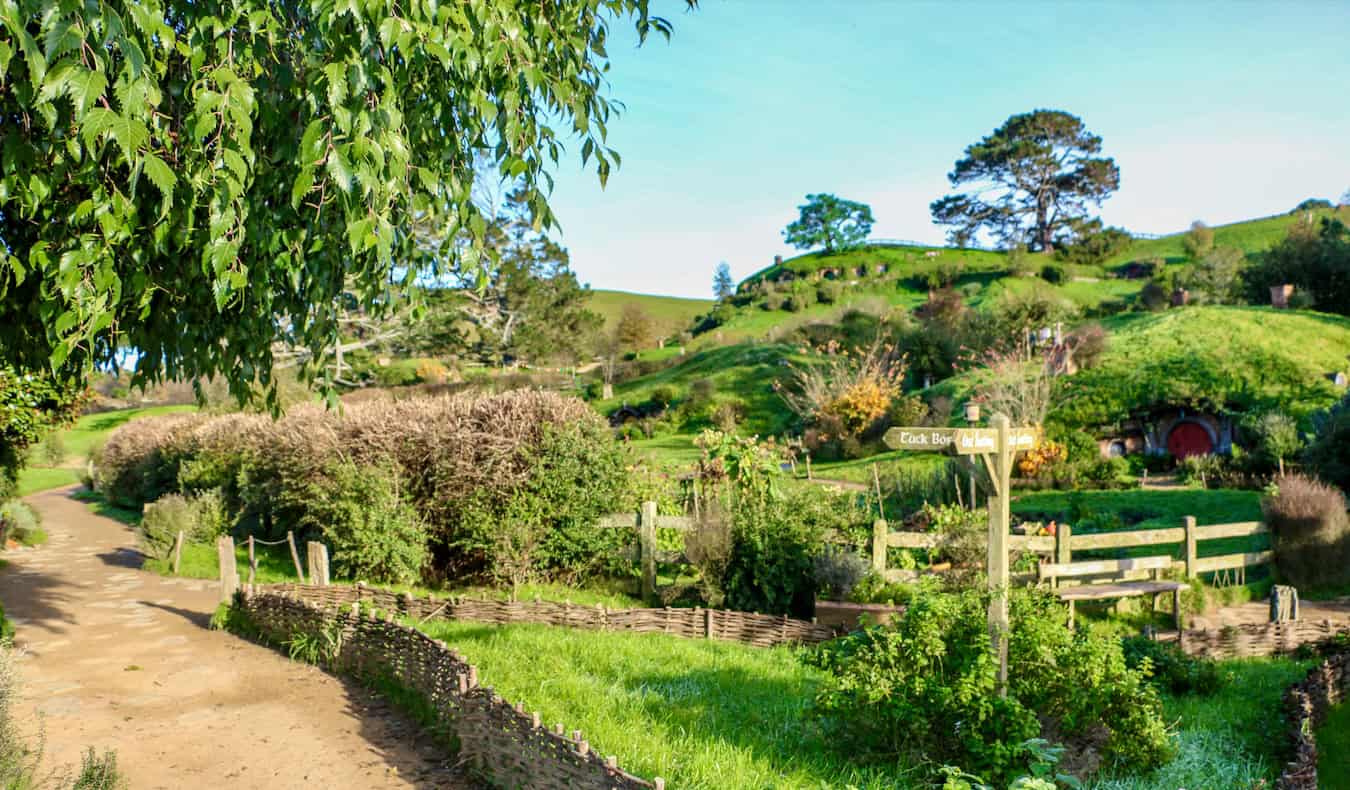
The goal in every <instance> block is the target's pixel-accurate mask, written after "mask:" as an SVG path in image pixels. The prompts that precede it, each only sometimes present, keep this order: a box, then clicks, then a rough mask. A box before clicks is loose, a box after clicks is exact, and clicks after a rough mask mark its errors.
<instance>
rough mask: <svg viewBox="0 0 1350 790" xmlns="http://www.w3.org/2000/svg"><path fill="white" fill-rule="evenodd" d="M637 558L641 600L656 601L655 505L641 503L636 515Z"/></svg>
mask: <svg viewBox="0 0 1350 790" xmlns="http://www.w3.org/2000/svg"><path fill="white" fill-rule="evenodd" d="M638 557H639V560H640V561H641V563H642V598H643V600H646V601H649V602H650V601H654V600H655V599H656V503H655V502H643V503H642V510H641V511H640V512H639V513H638Z"/></svg>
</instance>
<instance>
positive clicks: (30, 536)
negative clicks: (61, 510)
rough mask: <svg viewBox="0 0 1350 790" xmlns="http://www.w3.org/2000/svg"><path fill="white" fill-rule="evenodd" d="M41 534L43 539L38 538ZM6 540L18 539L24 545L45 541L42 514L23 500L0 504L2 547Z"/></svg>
mask: <svg viewBox="0 0 1350 790" xmlns="http://www.w3.org/2000/svg"><path fill="white" fill-rule="evenodd" d="M39 536H41V538H42V539H38V538H39ZM6 540H16V541H18V542H20V543H23V544H24V545H35V544H37V543H41V542H43V540H45V533H43V531H42V514H40V513H38V512H37V511H36V510H34V509H33V508H31V507H29V506H28V505H27V504H25V503H23V502H18V501H12V502H6V503H5V504H3V505H0V549H3V548H4V546H5V541H6Z"/></svg>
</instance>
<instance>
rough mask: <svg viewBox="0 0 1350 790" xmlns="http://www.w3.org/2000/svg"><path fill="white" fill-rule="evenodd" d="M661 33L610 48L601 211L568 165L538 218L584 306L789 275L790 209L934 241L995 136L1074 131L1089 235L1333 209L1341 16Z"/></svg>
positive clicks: (1103, 10)
mask: <svg viewBox="0 0 1350 790" xmlns="http://www.w3.org/2000/svg"><path fill="white" fill-rule="evenodd" d="M653 7H654V8H655V9H657V10H658V11H660V12H661V13H663V14H664V15H665V16H667V17H668V18H671V19H672V21H673V22H674V24H675V34H674V36H673V38H672V39H671V41H670V43H669V44H667V43H666V42H665V41H664V40H661V39H660V38H659V37H658V38H654V39H651V40H649V41H648V43H647V44H646V45H645V46H643V47H641V48H637V47H636V46H635V45H636V37H635V36H634V35H633V34H632V33H631V29H630V28H629V26H628V25H626V24H625V25H622V26H619V25H616V26H615V29H614V37H613V40H612V42H611V45H610V48H609V50H610V55H611V56H612V58H613V70H612V72H611V94H612V96H613V97H614V98H616V99H619V100H620V101H623V102H624V103H625V104H626V105H627V111H626V112H625V114H624V115H623V117H621V118H619V119H617V120H616V121H615V122H614V123H613V124H612V127H611V133H610V142H611V144H612V145H613V146H614V147H615V148H617V149H618V150H619V152H620V154H621V155H622V156H623V166H622V168H621V169H620V170H619V171H618V172H616V173H615V174H614V175H613V176H612V177H611V178H610V181H609V186H608V188H606V189H604V190H602V189H601V188H600V186H599V184H598V182H597V180H596V178H595V176H594V175H593V173H591V172H589V171H583V170H582V169H581V168H580V163H579V160H577V161H570V162H564V164H563V165H562V166H561V167H560V169H559V170H560V172H559V173H558V176H559V177H558V184H557V188H556V189H555V191H554V194H553V205H554V208H555V210H556V212H557V214H558V216H559V218H560V221H561V223H562V233H561V235H560V239H561V241H562V243H563V244H564V245H565V246H567V247H568V248H569V249H570V251H571V254H572V264H573V268H574V269H575V270H576V271H577V273H578V276H579V277H580V278H581V280H582V281H583V282H589V283H590V284H591V285H592V287H595V288H615V289H621V290H630V291H640V292H646V293H662V294H674V295H682V296H707V295H708V294H709V293H710V291H711V282H712V272H713V268H714V267H715V266H716V265H717V263H718V262H719V261H722V260H725V261H727V262H728V263H729V264H730V265H731V270H732V273H733V274H734V275H735V276H736V277H737V278H738V279H739V278H741V277H744V276H746V275H748V274H750V273H752V272H754V271H756V270H758V269H760V268H762V267H763V266H765V265H767V264H769V263H771V262H772V258H773V256H774V255H775V254H783V255H790V254H794V251H793V250H792V249H791V248H788V247H786V246H785V245H784V244H783V242H782V234H781V231H782V228H783V227H784V226H785V225H786V224H787V223H788V222H790V221H791V220H792V219H794V218H795V216H796V207H797V206H798V205H799V204H800V203H801V202H802V201H803V197H804V196H805V195H806V194H807V193H809V192H834V193H836V194H839V195H840V196H843V197H847V198H850V199H854V200H860V201H862V202H865V203H868V204H870V205H871V206H872V210H873V214H874V215H875V217H876V220H877V222H876V225H875V227H874V228H873V234H872V235H873V236H874V237H879V238H903V239H916V240H919V241H925V242H933V243H940V242H941V240H942V238H943V231H942V229H941V228H939V227H936V226H934V225H933V224H932V221H931V219H930V216H929V212H928V204H929V203H930V202H931V201H932V200H933V199H935V198H937V197H939V196H941V195H943V194H945V193H946V191H947V189H948V184H947V180H946V174H947V172H948V171H949V170H950V169H951V166H952V163H953V162H954V161H955V160H956V159H957V158H958V157H959V156H960V154H961V151H962V149H964V148H965V146H966V145H968V144H969V143H971V142H974V141H975V140H977V139H979V138H980V137H982V136H984V135H986V134H988V133H989V132H990V131H992V130H993V129H994V128H995V127H996V126H998V125H999V124H1001V123H1002V122H1003V121H1004V120H1005V119H1007V117H1008V116H1009V115H1012V114H1014V113H1017V112H1023V111H1026V110H1030V109H1034V108H1038V107H1047V108H1054V109H1063V110H1067V111H1069V112H1072V113H1074V114H1076V115H1078V116H1080V117H1081V118H1083V120H1084V121H1085V123H1086V124H1087V126H1088V128H1089V129H1090V130H1092V131H1093V132H1095V133H1096V134H1099V135H1101V136H1102V138H1103V139H1104V153H1105V154H1106V155H1109V156H1113V157H1115V159H1116V162H1117V164H1118V165H1119V166H1120V168H1121V187H1120V190H1119V191H1118V192H1117V193H1116V195H1115V196H1114V197H1113V198H1111V199H1110V200H1109V201H1107V203H1106V204H1105V206H1104V208H1103V210H1102V216H1103V218H1104V219H1105V220H1106V221H1107V222H1108V223H1109V224H1114V225H1121V226H1124V227H1126V228H1129V229H1131V230H1135V231H1144V232H1151V233H1162V232H1169V231H1174V230H1179V229H1182V228H1184V227H1185V226H1186V225H1188V224H1189V223H1190V222H1191V221H1192V220H1194V219H1202V220H1204V221H1206V222H1209V223H1210V224H1221V223H1225V222H1232V221H1236V220H1241V219H1247V218H1251V217H1257V216H1265V215H1269V214H1274V213H1279V212H1282V211H1287V210H1288V209H1290V208H1292V207H1293V206H1294V205H1295V204H1297V203H1298V202H1299V201H1300V200H1302V199H1304V198H1306V197H1325V198H1330V199H1335V198H1337V197H1338V196H1340V195H1341V194H1342V193H1343V192H1344V191H1345V190H1347V189H1350V4H1347V3H1345V2H1333V1H1332V0H1327V1H1326V2H1305V3H1290V2H1284V3H1244V2H1236V3H1234V2H1227V3H1202V2H1186V3H1148V2H1131V3H1127V2H1118V3H1096V4H1094V3H1069V2H1054V3H1051V2H1047V3H1026V2H1006V3H973V2H945V3H912V2H883V1H882V0H702V7H701V8H700V10H698V11H696V12H693V13H688V14H686V13H684V12H683V11H682V10H681V9H682V7H683V3H679V2H672V1H671V0H653Z"/></svg>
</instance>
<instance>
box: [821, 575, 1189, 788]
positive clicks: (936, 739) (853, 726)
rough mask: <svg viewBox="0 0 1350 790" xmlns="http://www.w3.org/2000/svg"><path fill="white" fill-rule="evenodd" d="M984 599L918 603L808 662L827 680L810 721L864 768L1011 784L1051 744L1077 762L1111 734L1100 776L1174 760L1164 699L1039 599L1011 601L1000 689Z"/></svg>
mask: <svg viewBox="0 0 1350 790" xmlns="http://www.w3.org/2000/svg"><path fill="white" fill-rule="evenodd" d="M986 605H987V599H986V596H985V595H982V594H977V593H973V592H970V593H961V594H934V595H920V596H917V597H915V598H913V599H912V600H911V601H910V602H909V606H908V607H907V608H906V610H905V613H904V615H903V616H902V617H901V618H900V620H899V622H897V623H896V624H894V625H892V626H884V627H871V628H867V629H864V630H862V631H860V632H858V633H855V634H853V635H852V636H849V637H845V638H843V639H838V640H835V641H833V642H827V643H825V644H824V645H822V646H821V647H820V648H818V649H816V650H815V651H813V652H811V653H809V654H807V661H808V662H809V663H811V664H813V665H814V666H817V667H819V668H821V669H823V670H825V671H826V672H828V673H829V674H830V677H829V679H827V680H826V682H825V683H824V685H823V686H822V688H821V690H820V692H819V693H818V695H817V698H816V703H815V708H814V716H815V718H816V719H817V720H818V721H819V723H820V724H821V725H822V726H823V727H824V728H826V729H827V730H830V731H831V734H832V735H833V736H834V740H835V742H836V743H837V744H838V745H839V748H840V749H841V750H842V751H843V752H845V753H846V754H848V755H849V756H851V757H852V758H854V759H857V760H859V761H862V762H867V763H894V762H896V761H897V759H898V760H900V761H901V762H904V763H908V764H912V765H925V766H937V765H942V764H944V763H945V764H954V765H960V766H962V767H964V768H965V769H966V770H967V771H970V772H973V773H974V774H976V775H978V776H979V777H980V778H981V779H982V780H983V781H985V782H991V783H1000V784H1001V783H1005V782H1008V781H1010V780H1012V779H1013V778H1015V777H1017V776H1019V775H1022V774H1024V773H1026V772H1028V771H1029V770H1031V769H1032V765H1033V763H1034V762H1035V761H1036V760H1037V755H1036V754H1035V753H1034V749H1032V748H1031V746H1030V745H1029V744H1028V741H1029V740H1031V739H1033V738H1036V737H1037V736H1041V735H1043V734H1044V735H1047V736H1049V737H1053V738H1055V739H1056V740H1059V741H1062V742H1063V743H1064V744H1065V745H1067V746H1068V747H1069V748H1070V750H1071V751H1074V750H1075V743H1078V742H1080V741H1081V742H1083V744H1084V745H1086V742H1087V741H1089V740H1090V739H1092V738H1093V737H1094V736H1095V735H1096V734H1097V733H1098V732H1099V731H1100V730H1101V729H1105V731H1106V732H1105V735H1106V740H1105V743H1104V744H1101V745H1100V747H1099V748H1100V750H1101V754H1102V756H1103V758H1104V763H1105V765H1107V766H1109V767H1113V768H1119V769H1124V770H1147V769H1150V768H1152V767H1154V766H1157V765H1159V764H1161V763H1163V762H1166V760H1167V759H1168V758H1169V756H1170V750H1171V746H1170V743H1169V741H1168V738H1167V732H1166V728H1165V725H1164V723H1163V718H1162V704H1161V701H1160V699H1159V697H1158V694H1157V691H1156V690H1155V689H1153V688H1152V687H1151V686H1149V685H1148V683H1147V681H1146V679H1145V676H1144V674H1143V673H1141V672H1138V671H1135V670H1131V669H1129V668H1128V667H1127V666H1126V662H1125V657H1124V654H1123V651H1122V648H1121V644H1120V642H1119V641H1118V640H1116V639H1114V638H1111V637H1107V636H1100V635H1094V634H1093V633H1091V632H1089V631H1078V632H1071V631H1069V630H1068V629H1066V628H1065V627H1064V615H1063V608H1062V605H1061V604H1059V602H1058V601H1057V600H1055V599H1054V597H1053V596H1050V595H1048V594H1045V593H1041V592H1036V591H1026V592H1016V593H1015V594H1013V596H1012V600H1011V622H1012V630H1011V633H1010V635H1009V658H1008V661H1009V666H1010V667H1011V671H1010V674H1009V684H1008V693H1007V696H1006V697H1004V696H1000V695H999V693H998V689H997V675H998V666H997V662H996V660H995V658H994V655H993V653H992V651H990V649H989V630H988V624H987V622H986Z"/></svg>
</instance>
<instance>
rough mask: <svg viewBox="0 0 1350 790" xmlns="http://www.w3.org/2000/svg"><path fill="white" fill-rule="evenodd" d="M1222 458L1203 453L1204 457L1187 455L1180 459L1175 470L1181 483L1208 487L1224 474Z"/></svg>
mask: <svg viewBox="0 0 1350 790" xmlns="http://www.w3.org/2000/svg"><path fill="white" fill-rule="evenodd" d="M1224 467H1225V463H1224V459H1223V456H1219V455H1214V454H1212V453H1205V454H1204V455H1188V456H1186V457H1185V458H1183V459H1181V463H1180V464H1178V465H1177V470H1178V471H1179V472H1180V473H1181V479H1182V481H1183V482H1186V483H1190V484H1192V485H1194V484H1199V485H1201V486H1204V487H1206V488H1207V487H1209V485H1210V483H1212V482H1215V481H1217V480H1218V479H1219V478H1220V477H1222V476H1223V473H1224Z"/></svg>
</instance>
